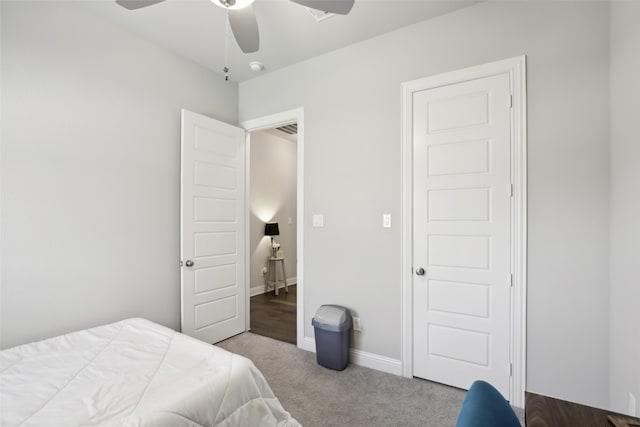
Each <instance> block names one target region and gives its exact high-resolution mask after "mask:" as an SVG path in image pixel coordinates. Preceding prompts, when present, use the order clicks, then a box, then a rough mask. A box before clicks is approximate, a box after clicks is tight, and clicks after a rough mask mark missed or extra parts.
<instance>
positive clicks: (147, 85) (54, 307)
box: [0, 1, 238, 348]
mask: <svg viewBox="0 0 640 427" xmlns="http://www.w3.org/2000/svg"><path fill="white" fill-rule="evenodd" d="M1 7H2V58H1V59H2V196H1V202H2V265H1V269H2V272H1V282H2V283H1V288H0V290H1V296H2V301H1V306H0V308H1V315H0V320H1V328H0V333H1V334H0V337H1V340H2V343H1V345H2V347H3V348H5V347H11V346H14V345H17V344H21V343H24V342H28V341H32V340H37V339H42V338H45V337H49V336H52V335H55V334H59V333H63V332H68V331H71V330H75V329H78V328H86V327H90V326H93V325H97V324H100V323H103V322H111V321H116V320H119V319H122V318H124V317H130V316H143V317H146V318H149V319H151V320H153V321H156V322H158V323H161V324H163V325H166V326H169V327H172V328H178V327H179V325H180V277H179V268H178V260H179V183H180V179H179V170H180V109H181V108H182V107H184V108H187V109H190V110H193V111H196V112H199V113H203V114H206V115H209V116H211V117H214V118H217V119H220V120H222V121H225V122H230V123H236V122H237V108H238V102H237V86H236V85H235V84H232V83H225V82H224V81H223V79H222V78H221V77H220V76H218V75H216V74H214V73H212V72H210V71H207V70H205V69H203V68H201V67H199V66H196V65H195V64H193V63H191V62H188V61H186V60H183V59H180V58H178V57H177V56H175V55H174V54H171V53H169V52H167V51H165V50H162V49H160V48H158V47H156V46H154V45H152V44H150V43H148V42H146V41H145V40H143V39H141V38H139V37H137V36H136V35H134V34H132V33H129V32H127V31H125V30H123V29H121V28H120V27H117V26H115V25H113V24H110V23H108V22H106V21H104V20H103V19H99V18H96V17H94V16H93V15H91V14H90V12H87V11H85V10H84V9H83V8H82V7H80V6H78V5H77V4H75V5H74V4H71V3H67V2H42V3H38V2H7V1H3V2H1Z"/></svg>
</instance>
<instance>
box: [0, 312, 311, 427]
mask: <svg viewBox="0 0 640 427" xmlns="http://www.w3.org/2000/svg"><path fill="white" fill-rule="evenodd" d="M0 425H1V426H3V427H5V426H25V427H26V426H48V427H49V426H79V425H83V426H84V425H105V426H111V425H113V426H116V425H117V426H121V425H122V426H172V427H182V426H287V427H288V426H299V424H298V422H297V421H296V420H295V419H293V418H292V417H291V416H290V415H289V413H288V412H286V411H285V410H284V408H283V407H282V405H281V404H280V402H279V401H278V399H277V398H276V397H275V396H274V395H273V392H272V391H271V388H270V387H269V385H268V384H267V381H266V380H265V379H264V377H263V376H262V374H261V373H260V371H258V369H257V368H256V367H255V366H254V364H253V363H252V362H251V361H250V360H249V359H246V358H244V357H242V356H239V355H237V354H233V353H230V352H228V351H226V350H223V349H221V348H218V347H215V346H212V345H209V344H206V343H203V342H201V341H198V340H195V339H193V338H190V337H188V336H186V335H182V334H180V333H177V332H175V331H173V330H171V329H168V328H165V327H163V326H160V325H157V324H155V323H152V322H150V321H148V320H144V319H128V320H123V321H121V322H117V323H114V324H111V325H106V326H100V327H98V328H93V329H86V330H83V331H79V332H75V333H72V334H68V335H62V336H59V337H55V338H51V339H48V340H45V341H40V342H35V343H31V344H25V345H22V346H19V347H14V348H11V349H8V350H4V351H2V352H0Z"/></svg>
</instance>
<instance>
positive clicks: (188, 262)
mask: <svg viewBox="0 0 640 427" xmlns="http://www.w3.org/2000/svg"><path fill="white" fill-rule="evenodd" d="M184 264H185V265H186V266H187V267H193V261H191V260H190V259H188V260H187V262H185V263H184Z"/></svg>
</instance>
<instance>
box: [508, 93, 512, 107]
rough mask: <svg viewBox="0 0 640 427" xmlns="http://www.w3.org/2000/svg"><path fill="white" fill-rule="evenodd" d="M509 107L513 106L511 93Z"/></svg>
mask: <svg viewBox="0 0 640 427" xmlns="http://www.w3.org/2000/svg"><path fill="white" fill-rule="evenodd" d="M509 108H513V95H509Z"/></svg>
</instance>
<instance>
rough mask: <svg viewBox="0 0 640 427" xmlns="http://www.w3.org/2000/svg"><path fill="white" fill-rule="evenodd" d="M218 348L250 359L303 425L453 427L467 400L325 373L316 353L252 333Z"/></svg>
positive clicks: (454, 392) (352, 371) (380, 379)
mask: <svg viewBox="0 0 640 427" xmlns="http://www.w3.org/2000/svg"><path fill="white" fill-rule="evenodd" d="M217 345H218V346H220V347H222V348H225V349H227V350H229V351H231V352H234V353H238V354H241V355H243V356H245V357H248V358H249V359H251V360H252V361H253V363H255V365H256V366H257V367H258V369H260V371H262V373H263V374H264V376H265V377H266V378H267V381H268V382H269V384H270V385H271V388H272V389H273V392H274V393H275V395H276V396H278V398H279V399H280V402H281V403H282V406H284V407H285V409H286V410H287V411H289V412H290V413H291V415H292V416H293V417H294V418H296V419H297V420H298V421H299V422H300V423H301V424H302V425H303V426H305V427H316V426H318V427H320V426H322V427H324V426H434V427H439V426H455V424H456V420H457V418H458V411H459V410H460V406H461V405H462V401H463V400H464V396H465V392H464V391H462V390H459V389H456V388H453V387H448V386H445V385H441V384H436V383H433V382H430V381H425V380H419V379H415V378H403V377H398V376H395V375H391V374H386V373H384V372H379V371H375V370H372V369H368V368H363V367H361V366H356V365H353V364H352V365H349V366H348V367H347V369H345V370H344V371H341V372H338V371H333V370H331V369H326V368H323V367H322V366H319V365H318V364H317V363H316V356H315V354H314V353H311V352H308V351H304V350H300V349H298V348H297V347H296V346H295V345H293V344H288V343H285V342H281V341H276V340H273V339H271V338H267V337H263V336H260V335H256V334H252V333H250V332H247V333H244V334H240V335H237V336H235V337H233V338H230V339H228V340H226V341H223V342H221V343H219V344H217ZM518 415H519V417H522V411H519V413H518Z"/></svg>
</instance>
